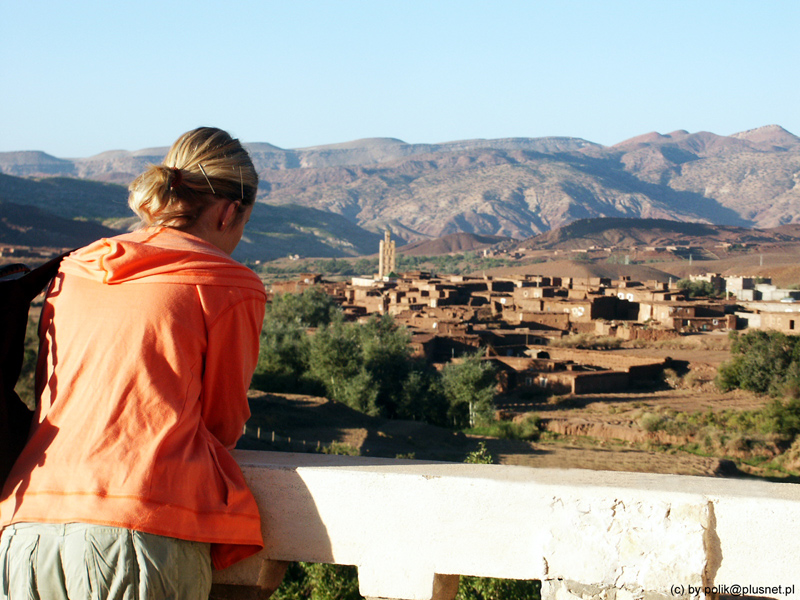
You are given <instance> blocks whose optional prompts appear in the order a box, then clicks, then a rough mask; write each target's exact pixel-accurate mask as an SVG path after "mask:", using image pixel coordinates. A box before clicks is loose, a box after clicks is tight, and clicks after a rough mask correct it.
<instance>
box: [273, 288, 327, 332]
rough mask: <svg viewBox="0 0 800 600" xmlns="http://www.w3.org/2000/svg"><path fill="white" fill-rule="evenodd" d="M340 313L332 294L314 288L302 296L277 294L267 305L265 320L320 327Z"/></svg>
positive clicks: (306, 290)
mask: <svg viewBox="0 0 800 600" xmlns="http://www.w3.org/2000/svg"><path fill="white" fill-rule="evenodd" d="M339 313H341V309H340V308H339V306H338V305H337V304H336V302H335V301H334V300H333V298H332V297H331V296H330V294H328V293H327V292H326V291H325V290H324V289H322V288H321V287H318V286H314V287H310V288H308V289H305V290H303V292H302V293H300V294H291V293H287V294H277V295H276V296H275V297H274V298H273V299H272V302H271V303H270V304H268V305H267V310H266V314H265V319H269V320H274V321H284V322H294V323H298V324H300V325H304V326H305V327H319V326H320V325H327V324H328V323H330V322H331V321H332V320H333V319H334V318H335V317H336V315H338V314H339Z"/></svg>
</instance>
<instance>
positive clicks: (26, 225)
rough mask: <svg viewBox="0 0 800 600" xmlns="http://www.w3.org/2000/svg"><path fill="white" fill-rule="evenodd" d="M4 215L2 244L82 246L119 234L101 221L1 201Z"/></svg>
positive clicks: (0, 224)
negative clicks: (85, 219)
mask: <svg viewBox="0 0 800 600" xmlns="http://www.w3.org/2000/svg"><path fill="white" fill-rule="evenodd" d="M0 215H2V217H0V243H2V244H8V245H14V246H45V247H50V248H78V247H80V246H85V245H86V244H89V243H91V242H93V241H95V240H97V239H100V238H102V237H108V236H112V235H117V234H118V233H119V231H116V230H114V229H111V228H109V227H104V226H103V225H100V224H99V223H91V222H88V221H73V220H72V219H65V218H63V217H59V216H56V215H54V214H51V213H49V212H47V211H43V210H40V209H38V208H36V207H32V206H24V205H21V204H12V203H10V202H0Z"/></svg>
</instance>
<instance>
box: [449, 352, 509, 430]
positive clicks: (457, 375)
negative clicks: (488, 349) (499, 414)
mask: <svg viewBox="0 0 800 600" xmlns="http://www.w3.org/2000/svg"><path fill="white" fill-rule="evenodd" d="M496 386H497V379H496V376H495V370H494V367H493V366H492V365H491V363H489V362H486V361H484V360H481V358H480V356H479V355H478V354H472V355H467V356H466V357H465V358H464V359H462V360H459V361H457V362H451V363H448V364H447V365H445V367H444V368H443V369H442V389H443V391H444V395H445V398H446V399H447V402H448V405H449V409H448V419H449V421H450V422H451V423H452V424H453V427H456V428H463V427H474V426H475V425H479V424H485V423H488V422H490V421H492V419H493V418H494V395H495V388H496Z"/></svg>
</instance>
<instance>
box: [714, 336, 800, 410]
mask: <svg viewBox="0 0 800 600" xmlns="http://www.w3.org/2000/svg"><path fill="white" fill-rule="evenodd" d="M798 342H800V338H799V337H797V336H788V335H785V334H783V333H780V332H777V331H771V332H767V331H749V332H747V333H745V334H741V335H739V334H736V333H735V332H733V334H732V343H731V356H732V358H731V360H730V361H728V362H726V363H723V364H722V365H721V366H720V368H719V370H718V372H717V379H716V381H717V385H718V386H719V387H720V388H721V389H722V390H725V391H727V390H730V389H734V388H740V389H743V390H749V391H751V392H756V393H759V394H770V395H771V396H781V395H790V396H797V395H798V390H800V343H798Z"/></svg>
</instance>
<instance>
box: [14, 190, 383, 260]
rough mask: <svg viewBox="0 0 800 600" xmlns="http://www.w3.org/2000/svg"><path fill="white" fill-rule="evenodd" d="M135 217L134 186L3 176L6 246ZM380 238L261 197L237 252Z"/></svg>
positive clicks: (69, 240)
mask: <svg viewBox="0 0 800 600" xmlns="http://www.w3.org/2000/svg"><path fill="white" fill-rule="evenodd" d="M137 223H138V219H137V218H135V217H133V216H132V212H131V210H130V208H128V191H127V190H126V189H125V188H124V187H122V186H121V185H117V184H112V183H102V182H97V181H87V180H81V179H73V178H68V177H49V178H43V179H40V180H35V179H26V178H22V177H14V176H10V175H0V244H12V245H20V246H50V247H60V248H69V247H76V246H81V245H84V244H87V243H89V242H91V241H93V240H96V239H98V238H100V237H104V236H109V235H116V234H118V233H120V232H122V231H127V230H128V229H129V228H130V227H134V226H136V224H137ZM381 237H382V236H380V235H378V234H376V233H373V232H371V231H367V230H365V229H363V228H361V227H359V226H358V225H356V224H354V223H352V222H350V221H348V220H347V219H345V218H344V217H342V216H341V215H337V214H335V213H330V212H323V211H320V210H317V209H314V208H309V207H305V206H296V205H289V204H285V205H280V206H275V205H269V204H264V203H258V204H257V205H256V207H255V209H254V210H253V213H252V214H251V217H250V223H249V224H248V226H247V230H246V233H245V236H244V237H243V238H242V241H241V243H240V244H239V247H238V248H237V249H236V253H235V256H236V257H237V258H238V259H240V260H248V259H250V260H271V259H275V258H280V257H283V256H286V255H287V254H299V255H302V256H317V257H342V256H360V255H363V254H372V253H374V252H376V251H377V248H378V242H379V240H380V239H381Z"/></svg>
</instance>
